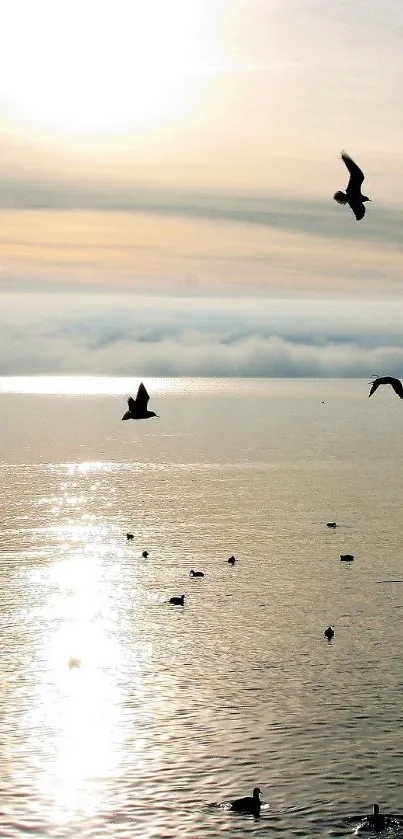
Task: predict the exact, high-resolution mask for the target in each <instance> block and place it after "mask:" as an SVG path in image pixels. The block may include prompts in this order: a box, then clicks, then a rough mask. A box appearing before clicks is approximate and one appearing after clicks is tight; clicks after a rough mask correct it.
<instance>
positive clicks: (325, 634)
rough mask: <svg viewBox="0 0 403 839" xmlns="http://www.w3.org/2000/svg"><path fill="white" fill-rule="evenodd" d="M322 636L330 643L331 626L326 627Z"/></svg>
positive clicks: (332, 630)
mask: <svg viewBox="0 0 403 839" xmlns="http://www.w3.org/2000/svg"><path fill="white" fill-rule="evenodd" d="M323 634H324V636H325V638H327V640H328V641H331V640H332V638H333V636H334V629H333V627H332V626H328V627H327V629H325V631H324V633H323Z"/></svg>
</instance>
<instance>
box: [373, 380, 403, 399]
mask: <svg viewBox="0 0 403 839" xmlns="http://www.w3.org/2000/svg"><path fill="white" fill-rule="evenodd" d="M371 385H372V386H371V390H370V392H369V394H368V398H369V397H370V396H372V394H373V393H375V391H376V390H377V389H378V387H379V385H392V387H393V390H394V391H395V393H397V395H398V396H400V399H403V385H402V383H401V381H400V379H394V378H393V376H381V377H380V378H378V379H374V381H373V382H371Z"/></svg>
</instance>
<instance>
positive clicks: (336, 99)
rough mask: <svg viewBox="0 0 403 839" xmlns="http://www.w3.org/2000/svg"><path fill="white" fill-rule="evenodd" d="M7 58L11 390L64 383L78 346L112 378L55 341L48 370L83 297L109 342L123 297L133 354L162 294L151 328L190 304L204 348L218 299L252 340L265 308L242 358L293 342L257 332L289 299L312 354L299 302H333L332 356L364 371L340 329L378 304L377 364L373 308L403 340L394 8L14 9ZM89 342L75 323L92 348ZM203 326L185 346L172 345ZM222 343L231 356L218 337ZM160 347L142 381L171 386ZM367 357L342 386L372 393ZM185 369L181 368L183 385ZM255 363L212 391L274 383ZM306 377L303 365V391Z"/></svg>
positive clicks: (4, 230)
mask: <svg viewBox="0 0 403 839" xmlns="http://www.w3.org/2000/svg"><path fill="white" fill-rule="evenodd" d="M0 39H1V44H0V129H1V130H0V305H1V308H2V318H3V319H4V321H5V324H6V326H7V328H6V330H5V332H4V334H3V339H2V342H3V347H2V357H1V360H0V373H6V372H11V371H12V372H13V373H18V372H21V373H24V372H38V373H41V372H47V370H49V372H50V371H52V372H54V371H55V369H56V368H57V366H56V368H55V358H59V368H58V369H60V370H63V372H69V370H71V371H72V372H76V368H77V366H78V367H80V355H79V349H80V346H81V347H82V352H83V355H82V358H81V361H82V363H83V364H84V366H85V369H83V372H86V371H87V370H88V371H92V370H96V372H100V373H101V372H103V370H102V358H101V357H100V355H99V353H98V355H96V353H95V351H94V352H93V354H92V355H91V346H90V344H89V345H88V346H86V348H85V352H84V349H83V345H82V344H81V345H80V342H78V344H77V345H76V344H75V345H74V347H75V348H74V350H73V347H72V345H71V342H70V344H66V347H65V349H66V354H65V356H63V353H62V352H60V353H56V355H55V354H54V349H55V348H53V350H52V349H51V347H50V345H48V343H46V342H44V343H42V347H43V348H44V347H45V345H46V346H47V347H48V355H47V354H46V353H44V352H42V353H39V355H38V354H36V353H35V352H34V350H33V348H34V345H35V342H36V341H37V340H38V335H39V333H40V330H39V326H38V324H39V323H40V321H41V305H42V303H43V305H44V307H45V308H44V311H43V321H42V332H43V333H44V331H46V329H45V327H47V325H48V323H49V320H50V321H51V322H54V324H55V329H56V325H58V327H60V328H62V324H61V320H60V317H59V314H60V307H61V300H62V297H61V295H63V301H64V303H63V306H64V310H65V311H66V312H68V313H69V315H68V318H69V323H70V327H69V330H70V335H71V334H74V328H73V323H74V316H73V313H74V312H75V311H76V310H77V305H76V300H77V299H78V298H79V295H80V293H81V294H82V295H85V296H86V297H85V299H86V303H85V307H84V308H85V310H86V312H87V311H88V312H90V311H91V305H94V307H95V308H96V309H97V311H98V309H99V306H100V307H101V308H102V306H104V303H102V302H101V298H100V299H99V301H98V302H97V296H98V295H108V298H107V299H108V301H109V303H108V306H107V307H106V306H104V309H103V310H104V311H105V312H106V311H109V313H110V314H109V316H110V319H111V323H110V324H108V327H106V326H105V324H104V319H103V318H102V319H101V320H102V329H103V328H104V327H105V329H106V330H107V328H110V330H111V331H112V333H114V332H115V331H116V329H118V328H119V324H120V323H121V318H120V315H119V312H121V300H123V297H124V299H125V301H126V303H125V305H126V307H127V308H128V309H129V310H130V311H131V313H132V318H133V319H134V321H133V322H132V324H131V326H132V333H130V334H131V339H130V336H129V333H128V332H127V330H126V331H125V335H124V336H123V335H122V341H126V340H127V341H129V342H130V340H133V342H134V343H133V346H134V344H135V343H136V340H137V337H138V334H139V332H141V330H142V329H143V325H142V324H141V323H137V321H136V318H137V317H140V315H141V316H143V315H144V309H143V308H142V306H143V304H142V305H138V306H136V295H142V300H143V299H144V296H145V295H147V296H149V295H154V303H153V304H151V303H150V304H149V305H148V308H147V317H148V320H149V324H148V325H149V326H150V327H151V328H153V325H156V324H160V325H161V317H160V311H161V307H163V308H164V305H166V307H167V312H169V311H170V309H169V306H172V299H173V298H175V297H176V298H177V299H179V298H180V299H182V298H186V297H187V298H189V301H188V304H187V309H186V313H187V314H186V315H185V317H186V318H187V317H188V316H189V317H190V315H189V312H191V313H193V314H192V318H195V319H196V320H197V328H195V330H194V333H193V339H192V340H195V341H196V343H197V340H198V341H199V343H200V347H201V346H202V344H203V340H204V338H206V340H207V341H209V340H210V339H211V333H210V332H208V325H209V318H208V317H207V316H206V314H205V312H206V307H207V308H208V310H209V311H210V312H211V313H212V316H214V312H215V307H216V306H217V305H218V303H217V298H219V299H220V304H219V307H220V312H221V313H222V312H225V309H226V306H227V311H228V317H232V318H235V320H234V330H235V332H236V331H237V330H239V318H238V317H235V312H234V309H233V301H234V298H239V299H241V298H243V299H244V300H245V301H247V302H246V303H245V305H244V308H243V310H244V311H245V324H244V329H243V330H241V331H242V334H243V333H244V332H245V331H246V338H245V340H247V339H248V337H249V339H250V340H251V341H253V340H257V341H259V340H260V339H262V340H264V341H266V340H271V339H273V340H274V339H276V338H277V339H278V340H283V339H285V340H287V341H288V340H291V339H292V336H291V335H290V334H289V333H288V332H287V336H286V337H284V334H283V332H284V328H285V327H284V322H283V320H281V319H280V320H281V323H277V322H276V320H275V319H272V318H271V319H270V318H269V319H268V321H267V323H270V330H271V331H270V332H268V328H266V327H265V328H264V329H263V326H262V324H261V323H260V320H259V312H261V311H262V310H264V311H268V309H267V308H265V307H267V305H268V303H267V301H270V299H276V300H281V301H282V313H283V314H282V317H283V318H286V319H287V311H288V312H289V320H290V324H292V325H293V328H294V330H295V336H296V340H297V338H298V336H299V338H298V340H300V339H301V340H302V341H303V343H304V342H305V343H304V346H305V344H306V342H307V338H306V334H305V332H306V330H305V327H304V326H303V325H302V326H301V329H298V322H297V321H298V318H296V317H295V310H294V308H293V306H292V304H291V302H290V304H289V306H288V308H287V300H289V301H292V300H293V299H294V298H295V297H296V296H297V297H303V298H304V300H305V301H309V300H311V301H313V300H315V301H316V302H315V304H313V303H312V306H313V311H315V317H313V318H312V322H311V323H310V328H311V329H313V330H316V332H314V336H316V338H317V341H318V342H319V343H318V346H319V345H320V346H321V347H323V346H324V345H325V344H326V341H329V344H332V342H333V343H334V342H335V343H336V345H338V344H339V342H341V341H343V352H345V353H346V352H348V351H350V350H348V346H350V343H351V341H352V343H354V335H353V334H352V335H350V333H349V330H348V329H347V328H346V329H345V328H344V325H343V324H344V322H345V321H346V322H347V321H348V322H349V323H351V322H354V323H355V322H356V315H355V314H354V313H356V309H355V308H354V307H355V306H356V305H357V304H356V302H355V301H362V302H363V304H364V303H365V305H366V303H367V302H368V308H367V309H365V311H366V315H365V322H366V328H365V334H366V340H367V345H366V347H364V349H365V352H367V350H368V347H369V344H370V343H371V341H372V344H371V346H373V347H374V349H377V351H379V342H378V339H377V337H376V336H377V334H378V333H377V314H376V312H377V310H376V306H374V308H372V306H373V304H372V303H371V301H373V300H375V299H376V300H377V301H378V303H379V305H383V302H382V301H384V302H385V305H386V309H385V310H384V312H383V317H384V321H385V323H386V327H387V316H386V314H385V312H386V311H388V312H389V315H390V317H391V318H392V320H391V323H390V328H391V333H392V332H393V330H394V329H395V331H396V324H395V322H394V321H393V318H395V317H396V312H401V313H402V317H403V307H402V306H401V302H400V299H401V293H402V289H403V272H402V268H403V259H402V246H401V242H402V236H403V234H402V230H403V110H402V108H401V91H402V83H403V49H402V47H403V7H402V5H401V3H398V2H397V0H382V3H381V2H380V0H365V1H364V0H346V2H344V0H147V2H144V0H66V2H65V0H56V2H55V0H35V3H32V2H31V1H30V0H13V3H10V4H8V7H7V9H6V8H5V9H3V12H2V26H1V33H0ZM342 148H345V149H346V150H347V151H348V152H349V153H350V154H351V155H352V156H353V157H354V158H355V159H356V160H357V161H358V162H359V164H360V165H361V166H362V168H363V169H364V171H365V172H366V176H367V180H366V182H365V187H366V190H367V193H368V194H369V195H370V196H371V197H372V199H373V203H372V204H370V205H369V206H368V212H367V216H366V217H365V219H364V220H363V221H362V222H360V223H357V222H356V221H355V219H354V217H353V215H352V213H351V212H350V211H349V209H348V208H344V207H340V206H339V205H337V204H336V203H335V202H334V201H333V198H332V196H333V193H334V191H335V190H336V189H338V188H343V187H344V186H345V184H346V182H347V177H346V170H345V167H344V165H343V163H342V161H341V160H340V157H339V155H340V150H341V149H342ZM35 294H36V295H37V297H36V303H35V305H33V302H32V301H33V297H32V295H34V296H35ZM69 294H71V295H73V297H72V298H71V300H70V303H71V305H70V304H69V303H68V302H66V301H68V297H69ZM88 295H90V296H91V300H92V304H91V303H89V302H88ZM166 295H167V296H168V297H169V299H170V300H171V303H170V304H168V302H166V304H165V303H164V297H165V296H166ZM77 296H78V297H77ZM115 298H116V299H115ZM119 298H121V300H120V302H119ZM83 299H84V297H83ZM102 299H103V300H105V299H106V298H105V297H103V298H102ZM263 299H264V300H265V301H266V302H265V303H264V306H263V309H262V300H263ZM388 300H390V301H393V302H392V303H391V304H390V305H389V304H388ZM41 301H42V302H41ZM45 301H46V305H45ZM320 301H321V302H320ZM332 301H333V302H332ZM337 301H342V306H341V307H340V306H339V305H338V303H337ZM52 307H53V308H52ZM97 307H98V308H97ZM318 307H319V308H318ZM185 308H186V307H185ZM179 309H180V310H181V311H182V312H184V309H181V307H180V306H179ZM33 311H34V312H35V317H33ZM45 311H46V314H45ZM198 311H199V314H200V316H199V317H197V312H198ZM276 311H277V310H276ZM301 311H302V310H301ZM320 312H322V317H323V319H324V321H323V322H324V323H326V329H324V330H323V329H322V331H321V328H320V323H321V317H320ZM392 313H393V314H392ZM19 315H21V318H22V321H21V322H23V324H24V329H25V330H26V332H25V333H24V338H25V351H24V352H23V351H22V350H21V348H20V350H21V351H19V350H18V346H17V345H18V339H17V337H16V336H17V335H18V334H19V332H18V330H19V329H20V325H21V324H20V322H19V321H18V316H19ZM336 315H337V321H336V320H335V321H334V323H331V322H330V321H329V318H330V319H331V318H332V317H334V318H336ZM389 315H388V317H389ZM303 317H307V314H306V311H305V310H304V315H303ZM169 318H170V315H169V317H168V320H169ZM385 318H386V320H385ZM392 321H393V323H392ZM235 322H236V325H235ZM35 323H36V324H37V326H38V329H37V327H36V326H35ZM81 327H82V324H81V326H80V324H79V323H78V321H77V335H78V334H81V333H80V330H81ZM185 327H186V324H185V326H184V327H183V324H182V325H180V324H179V325H178V326H177V330H178V331H177V332H176V333H175V335H176V338H175V339H174V340H176V339H178V340H179V338H178V336H179V334H180V335H181V336H182V333H183V332H186V328H185ZM96 329H98V330H101V326H100V324H98V326H97V327H96ZM164 329H165V322H164ZM13 330H14V332H13ZM38 330H39V331H38ZM282 330H283V332H282ZM304 330H305V331H304ZM397 331H398V330H397ZM224 332H225V330H224ZM11 333H13V335H14V339H12V338H11V337H10V336H11ZM345 333H348V336H349V337H348V340H345V339H344V338H343V337H342V336H343V335H345ZM387 333H388V330H387V328H386V331H384V335H383V338H382V341H383V343H382V346H384V348H386V349H387V347H388V336H387ZM103 334H104V333H102V335H103ZM237 334H238V333H237ZM393 334H395V333H393ZM99 335H100V336H101V332H100V333H99ZM197 335H198V336H199V338H197V337H195V336H197ZM304 335H305V337H304ZM371 335H372V339H373V340H372V339H371V341H370V336H371ZM7 336H8V339H7V340H9V341H10V343H7V340H6V338H7ZM128 336H129V337H128ZM136 336H137V337H136ZM301 336H302V338H301ZM59 337H60V344H58V346H59V348H62V346H63V336H62V335H61V336H59ZM244 337H245V336H244ZM244 337H242V339H240V340H244ZM160 338H161V335H159V336H158V339H160ZM311 338H312V335H311ZM316 338H315V341H316ZM350 338H351V341H350ZM99 340H101V337H99ZM216 340H217V341H218V342H223V341H225V336H224V333H223V332H222V330H221V327H220V328H219V329H218V330H217V331H216V333H215V337H214V341H216ZM394 340H395V339H394V338H393V340H392V344H393V342H394ZM30 341H32V352H29V346H30ZM315 341H314V342H315ZM357 341H358V344H359V343H360V341H361V337H360V336H358V339H357ZM181 342H182V343H183V340H182V337H181V338H180V341H179V343H181ZM158 343H159V345H158ZM160 344H161V342H160V341H159V342H158V341H156V344H155V347H154V348H153V352H154V351H155V352H154V355H153V360H152V363H151V362H150V355H149V354H148V355H147V359H145V356H144V355H142V354H140V355H136V353H135V354H134V359H136V358H137V357H138V359H139V364H138V366H139V370H138V372H139V374H141V373H142V372H143V370H145V369H147V370H148V369H149V366H150V364H151V367H152V372H154V373H155V374H157V375H158V372H159V371H158V369H157V368H158V364H159V358H160V357H161V358H162V356H159V355H158V354H159V353H161V351H162V350H163V351H164V352H166V347H165V348H162V347H161V345H160ZM260 349H261V348H260ZM52 353H53V355H52ZM77 353H78V355H77ZM132 355H133V354H131V358H132ZM202 355H203V353H201V354H200V353H199V354H198V353H193V354H192V356H191V358H192V359H193V361H192V364H193V367H192V364H191V365H190V367H191V368H192V369H190V370H189V369H186V370H185V371H184V372H185V373H189V372H194V373H197V372H199V371H200V372H203V373H204V374H206V372H207V373H208V369H207V368H206V364H207V362H206V359H205V357H204V356H203V359H204V360H203V361H201V360H200V359H201V358H202ZM350 355H351V357H350V361H351V363H350V362H348V363H347V362H346V363H345V362H344V361H343V360H342V359H341V358H339V368H337V365H336V368H335V370H334V372H335V374H337V370H339V372H341V373H343V374H345V373H346V372H347V373H349V374H352V375H353V374H354V372H359V373H360V374H361V372H362V370H363V365H364V368H365V364H364V362H363V359H362V358H361V360H359V359H358V357H357V354H356V353H355V351H353V349H351V351H350ZM181 357H182V356H181V355H180V352H179V355H178V357H177V358H178V359H179V361H178V360H177V362H175V364H173V367H175V368H177V369H176V372H178V373H180V372H181V362H180V358H181ZM264 357H265V358H266V356H264ZM33 358H36V359H37V361H36V366H35V364H34V363H33ZM112 358H113V359H114V361H113V363H112V361H111V359H112ZM175 358H176V356H175ZM220 358H221V357H220ZM224 358H225V359H226V360H225V363H224V360H223V359H224ZM237 358H238V356H237V355H236V354H234V353H232V356H231V360H229V355H228V352H226V350H225V347H224V349H223V353H222V358H221V361H220V362H219V363H218V362H217V363H216V361H214V362H213V361H212V362H211V363H212V372H216V368H219V371H218V372H220V371H221V372H222V370H224V372H225V370H228V371H230V372H232V373H233V374H236V373H237V369H238V370H239V372H240V373H241V372H242V373H243V374H246V373H247V372H248V371H249V372H250V371H252V372H253V370H254V369H256V371H260V372H263V374H268V373H270V372H273V370H274V372H275V371H276V370H277V369H280V368H276V367H274V368H273V366H271V364H270V363H268V362H267V364H266V366H265V364H264V363H263V366H262V363H261V357H260V355H259V359H260V360H259V361H258V363H257V364H256V365H255V366H254V365H253V364H244V362H243V360H242V359H241V357H240V356H239V360H238V362H237ZM298 358H299V359H300V358H301V356H300V355H299V356H298ZM332 358H333V356H332ZM387 358H388V357H387ZM387 358H386V361H387ZM104 361H105V365H106V367H107V368H108V369H105V372H109V373H113V372H116V373H122V372H127V370H126V365H125V364H123V362H122V361H119V355H118V354H116V356H113V354H111V353H109V356H108V359H106V358H105V359H104ZM370 361H371V359H369V362H368V363H370ZM353 362H354V363H353ZM133 363H134V364H135V363H136V361H135V360H134V361H133V358H132V361H131V366H132V367H133ZM391 363H392V362H391ZM393 363H394V364H395V367H396V364H398V362H396V357H395V356H394V362H393ZM237 364H238V367H237ZM315 364H316V362H315ZM315 364H313V367H312V369H313V370H315V369H316V367H315ZM147 365H148V366H147ZM164 365H165V368H166V367H167V362H166V357H164V364H162V362H161V367H163V366H164ZM220 365H221V367H220ZM332 365H333V361H332V364H331V365H330V367H331V369H332V370H333V366H332ZM168 366H169V365H168ZM188 366H189V365H188ZM280 366H281V365H280ZM291 366H292V365H291ZM207 367H208V365H207ZM308 367H309V364H308V366H307V365H305V366H304V364H301V365H300V372H301V374H302V375H306V374H307V373H306V371H307V369H308ZM28 368H29V370H28ZM73 368H74V370H73ZM165 368H164V369H165ZM252 368H253V369H252ZM282 369H283V368H282ZM284 369H288V368H287V365H285V367H284ZM365 369H366V368H365ZM133 372H134V373H135V372H136V371H135V370H134V371H133ZM319 372H320V371H319ZM372 372H373V371H372Z"/></svg>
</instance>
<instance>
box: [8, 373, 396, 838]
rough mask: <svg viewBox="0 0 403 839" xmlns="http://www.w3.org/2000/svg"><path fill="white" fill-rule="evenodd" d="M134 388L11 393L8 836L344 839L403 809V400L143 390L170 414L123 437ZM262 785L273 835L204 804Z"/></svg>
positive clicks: (298, 386)
mask: <svg viewBox="0 0 403 839" xmlns="http://www.w3.org/2000/svg"><path fill="white" fill-rule="evenodd" d="M76 384H77V383H76ZM136 384H137V382H136V383H134V382H130V383H127V382H123V383H122V382H111V381H109V382H105V381H98V382H95V384H94V382H88V381H87V382H86V383H85V386H84V387H83V388H82V389H83V390H84V391H86V390H87V391H88V392H89V394H90V395H55V394H53V395H38V394H36V395H35V394H28V393H24V394H21V393H18V392H14V393H11V392H9V391H10V390H11V389H14V390H15V391H18V390H19V389H21V388H24V389H25V390H26V389H29V387H28V388H27V383H26V382H25V384H24V383H21V382H20V383H16V382H9V381H6V380H3V381H2V383H1V389H2V390H3V393H1V394H0V457H1V462H0V492H1V495H0V499H1V500H0V517H1V518H0V520H1V530H0V540H1V543H0V547H1V569H0V590H1V598H0V644H1V656H0V744H1V745H0V754H1V770H2V771H1V778H0V784H1V801H0V811H1V812H0V833H1V835H2V836H10V837H15V836H23V835H26V834H27V833H33V834H35V833H36V834H38V835H40V836H46V837H77V839H78V838H79V837H101V836H106V837H111V839H114V837H134V836H136V837H145V839H147V837H150V839H151V837H153V839H154V837H155V839H157V837H158V839H165V838H166V839H171V838H172V839H173V837H179V836H183V837H193V838H194V839H203V837H217V836H221V835H227V834H228V835H231V836H233V837H246V836H254V837H256V839H259V837H265V836H268V835H273V836H276V835H282V836H287V837H290V836H309V837H317V836H339V837H344V836H351V835H352V831H353V830H354V827H355V826H356V824H357V822H356V821H354V820H353V821H349V818H350V817H351V816H354V815H355V814H360V813H366V812H369V811H370V809H371V805H372V802H373V801H378V802H379V803H380V805H381V809H382V810H383V811H386V812H394V813H399V812H402V811H403V802H402V800H401V785H400V770H401V764H402V756H403V755H402V752H403V736H402V717H403V712H402V688H403V672H402V664H401V650H402V643H403V628H402V617H403V611H402V610H403V582H400V583H399V582H392V581H394V580H400V581H403V558H402V547H401V545H402V497H403V469H402V460H403V453H402V452H403V449H402V432H403V406H402V403H401V402H400V400H398V399H397V398H396V397H395V395H394V394H393V393H391V392H390V393H389V391H387V390H386V389H383V390H382V391H378V393H377V394H376V395H375V396H374V397H373V398H371V400H368V399H367V393H368V389H367V386H366V382H356V381H335V382H334V381H332V382H330V381H277V380H273V381H247V382H241V381H235V380H234V381H226V382H220V381H218V382H209V381H201V382H195V381H193V382H189V381H187V380H179V381H178V380H177V381H176V382H170V381H165V382H162V381H159V382H152V381H147V385H148V387H149V390H150V392H151V393H152V394H153V395H152V400H151V403H150V407H151V408H154V409H155V410H156V411H157V412H158V413H159V414H160V415H161V419H159V420H158V419H155V420H150V421H147V422H142V423H134V422H127V423H122V422H121V421H120V418H121V416H122V414H123V412H124V410H125V398H124V397H122V395H121V394H122V393H123V394H124V395H125V396H126V395H127V394H128V393H130V391H131V390H135V386H136ZM41 386H42V385H41ZM63 387H65V389H66V390H74V387H75V386H74V383H71V382H70V383H67V384H65V385H64V384H63V383H60V381H59V382H56V383H55V382H53V385H52V386H51V387H50V388H49V387H48V389H51V390H52V389H53V390H55V391H57V390H58V389H59V390H60V389H61V390H63ZM94 389H98V390H101V391H103V395H95V394H93V395H91V390H94ZM114 391H115V393H114ZM108 392H109V395H108ZM329 520H336V521H337V522H338V523H339V527H337V528H336V529H335V530H329V529H327V528H326V526H325V525H326V521H329ZM128 531H130V532H132V533H133V534H134V539H133V541H132V542H127V540H126V533H127V532H128ZM144 549H147V550H148V551H149V557H148V558H147V559H143V558H142V556H141V553H142V551H143V550H144ZM232 553H234V554H235V555H236V557H237V558H238V559H239V562H238V563H237V564H236V565H235V567H233V568H232V567H230V566H229V565H228V563H227V562H226V559H227V558H228V556H230V554H232ZM340 553H352V554H354V555H355V560H354V562H353V563H352V564H351V565H346V564H344V563H341V562H340V560H339V555H340ZM191 568H194V569H198V570H202V571H204V573H205V577H204V578H203V579H193V580H192V579H190V578H189V571H190V569H191ZM182 593H183V594H185V596H186V600H185V608H184V609H181V608H175V607H172V606H169V605H168V604H167V600H168V598H169V597H170V596H172V595H175V594H182ZM329 623H331V624H332V625H333V626H334V627H335V637H334V639H333V641H332V642H331V643H328V642H327V641H325V640H324V638H323V629H324V628H325V627H326V626H327V625H328V624H329ZM255 785H258V786H260V788H261V790H262V794H263V795H262V797H263V799H264V801H265V802H266V803H267V804H268V805H269V806H268V807H264V808H263V809H262V813H261V817H260V819H258V820H257V819H254V818H253V816H247V815H246V816H245V815H241V814H235V813H232V812H230V811H229V810H228V809H226V808H225V807H224V806H209V805H211V804H224V803H225V802H228V801H229V800H230V799H232V798H234V797H237V796H240V795H250V794H251V792H252V788H253V786H255ZM395 835H398V830H396V831H395ZM399 835H400V834H399Z"/></svg>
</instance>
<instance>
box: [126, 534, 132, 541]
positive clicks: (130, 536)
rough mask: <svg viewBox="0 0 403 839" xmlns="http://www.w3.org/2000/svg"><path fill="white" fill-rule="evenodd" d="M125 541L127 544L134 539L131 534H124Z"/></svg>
mask: <svg viewBox="0 0 403 839" xmlns="http://www.w3.org/2000/svg"><path fill="white" fill-rule="evenodd" d="M126 539H127V541H128V542H131V540H132V539H134V535H133V533H126Z"/></svg>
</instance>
